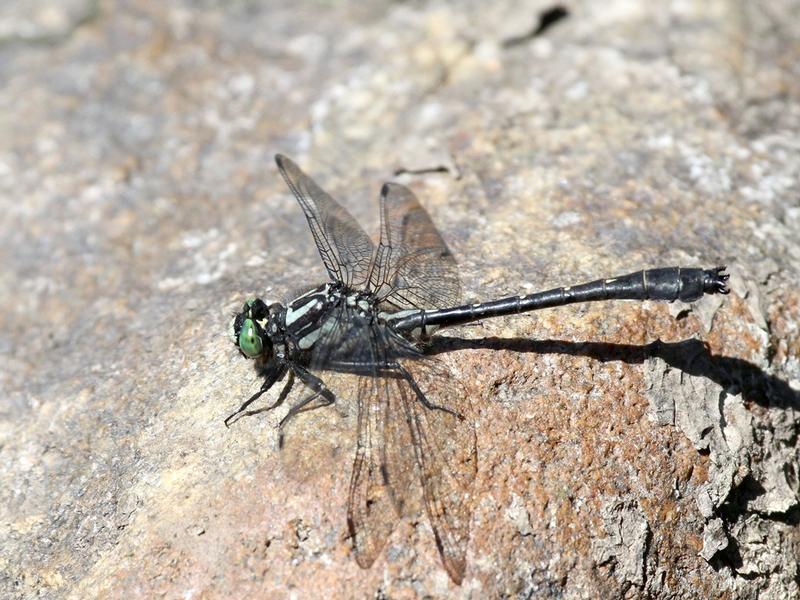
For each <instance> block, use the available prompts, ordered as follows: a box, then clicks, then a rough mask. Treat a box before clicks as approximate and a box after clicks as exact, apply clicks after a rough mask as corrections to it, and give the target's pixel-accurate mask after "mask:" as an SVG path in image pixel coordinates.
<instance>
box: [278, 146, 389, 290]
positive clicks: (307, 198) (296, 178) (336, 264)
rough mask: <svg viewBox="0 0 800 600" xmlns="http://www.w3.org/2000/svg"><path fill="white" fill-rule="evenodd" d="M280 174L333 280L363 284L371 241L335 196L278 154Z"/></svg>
mask: <svg viewBox="0 0 800 600" xmlns="http://www.w3.org/2000/svg"><path fill="white" fill-rule="evenodd" d="M275 162H276V163H277V164H278V169H280V172H281V175H283V178H284V180H285V181H286V184H287V185H288V186H289V188H291V190H292V192H293V193H294V195H295V197H296V198H297V201H298V202H299V203H300V207H301V208H302V209H303V212H304V213H305V215H306V219H307V220H308V226H309V227H310V228H311V233H312V235H313V236H314V242H315V243H316V245H317V250H319V255H320V256H321V257H322V262H323V263H324V264H325V268H326V269H327V270H328V275H329V276H330V278H331V279H332V280H333V281H341V282H343V283H344V284H345V285H347V286H348V287H351V288H352V287H356V288H357V287H359V286H362V285H363V284H364V283H365V282H366V279H367V277H368V275H369V268H370V264H371V262H372V254H373V252H374V245H373V243H372V240H370V238H369V236H368V235H367V234H366V233H365V232H364V230H363V229H362V228H361V226H360V225H359V224H358V223H357V222H356V220H355V219H354V218H353V216H352V215H351V214H350V213H349V212H347V210H345V209H344V207H342V206H341V205H340V204H339V203H338V202H337V201H336V200H334V199H333V198H332V197H331V196H330V195H329V194H328V193H327V192H325V191H324V190H323V189H322V188H321V187H319V186H318V185H317V184H316V183H315V182H314V180H313V179H311V177H309V176H308V175H306V174H305V173H303V171H301V170H300V167H298V166H297V165H296V164H295V163H294V162H292V161H291V160H290V159H288V158H286V157H285V156H283V155H281V154H277V155H276V156H275Z"/></svg>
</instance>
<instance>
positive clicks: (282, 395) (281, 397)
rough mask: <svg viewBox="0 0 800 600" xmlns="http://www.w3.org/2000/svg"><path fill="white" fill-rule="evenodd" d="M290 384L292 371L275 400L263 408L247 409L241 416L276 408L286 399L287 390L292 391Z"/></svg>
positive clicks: (249, 415) (291, 383)
mask: <svg viewBox="0 0 800 600" xmlns="http://www.w3.org/2000/svg"><path fill="white" fill-rule="evenodd" d="M292 385H294V372H292V371H289V376H288V377H287V378H286V383H285V384H284V386H283V389H282V390H281V393H280V395H279V396H278V399H277V400H275V402H273V403H272V404H270V405H269V406H265V407H263V408H256V409H255V410H248V411H247V412H245V413H243V414H242V417H251V416H253V415H257V414H260V413H262V412H268V411H270V410H272V409H273V408H278V407H279V406H280V405H281V404H283V401H284V400H286V397H287V396H288V395H289V392H291V391H292ZM237 420H238V419H237Z"/></svg>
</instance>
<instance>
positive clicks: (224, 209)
mask: <svg viewBox="0 0 800 600" xmlns="http://www.w3.org/2000/svg"><path fill="white" fill-rule="evenodd" d="M555 9H556V6H555V5H553V4H552V3H548V2H539V1H530V2H518V1H511V0H508V1H501V2H496V3H485V2H476V1H469V2H458V3H456V2H451V3H447V2H407V3H400V2H384V1H380V0H376V1H373V2H367V3H363V2H349V3H346V2H341V3H338V2H337V3H329V2H321V1H320V2H307V3H304V4H298V3H294V2H293V3H284V2H251V1H245V0H236V1H226V2H222V1H214V0H207V1H204V2H189V1H184V2H178V1H173V2H163V3H152V2H117V3H115V2H110V1H108V2H106V1H102V2H91V1H85V2H84V1H80V0H71V1H69V2H47V1H45V0H37V1H36V2H24V1H22V0H17V1H16V2H14V1H11V2H5V3H4V4H3V7H2V8H0V42H2V44H0V81H2V86H0V107H2V109H1V110H0V210H1V211H2V214H3V218H2V220H0V261H1V262H2V265H3V267H2V269H1V270H0V460H1V462H0V464H2V469H0V595H2V596H3V597H5V598H9V597H11V598H26V597H33V596H37V595H38V596H41V597H44V598H56V597H58V598H61V597H68V598H91V597H126V598H129V597H148V598H150V597H157V596H164V597H169V598H174V597H185V598H193V597H207V598H217V597H219V598H222V597H254V596H257V595H262V596H265V597H286V596H292V595H294V596H295V597H310V596H311V595H312V594H313V595H319V594H324V595H326V596H331V597H391V598H410V597H416V596H424V595H427V596H433V597H445V596H447V597H473V598H487V597H500V596H519V597H530V596H536V597H569V598H573V597H575V598H577V597H607V598H612V597H638V596H648V597H654V598H708V597H735V598H789V597H797V596H798V594H800V590H799V589H798V581H800V574H799V573H798V556H800V531H798V523H799V522H800V504H799V503H800V500H799V498H798V496H799V494H800V490H799V489H798V485H799V484H798V471H799V470H798V447H799V444H800V442H799V441H798V440H799V439H800V436H798V433H800V425H798V411H800V391H799V390H800V175H798V174H800V145H798V139H800V18H798V15H800V4H798V2H796V1H794V2H793V1H791V0H767V1H764V2H758V3H755V2H754V3H749V2H741V1H740V2H734V1H720V0H712V1H708V2H705V1H703V2H701V1H699V0H696V1H692V0H682V1H670V2H662V3H650V2H630V1H627V0H625V1H623V0H609V1H606V2H602V3H597V2H589V1H588V0H587V1H584V2H579V1H576V2H568V3H564V4H563V7H562V10H561V11H558V10H555ZM564 9H565V10H564ZM559 14H560V15H561V18H558V17H559ZM275 152H282V153H285V154H287V155H289V156H292V157H294V158H296V159H297V160H298V161H299V162H300V163H301V164H302V165H303V166H304V167H305V168H306V169H307V170H308V171H309V172H310V173H312V174H313V175H314V176H315V178H317V179H318V180H319V181H320V183H322V184H323V185H324V186H326V187H327V188H328V189H329V191H330V192H331V193H333V194H334V195H335V196H336V197H338V198H339V199H341V200H342V202H343V203H344V204H345V205H346V206H347V207H348V208H349V209H350V210H351V211H352V212H353V214H354V215H355V216H356V217H357V218H358V219H359V220H360V221H361V222H363V223H365V225H366V226H367V228H368V230H370V228H371V230H372V231H374V226H375V225H376V223H377V210H376V207H377V204H376V198H377V191H378V189H379V185H380V183H381V182H382V181H384V180H387V179H390V178H392V177H393V176H394V175H397V177H398V178H399V180H401V181H403V182H405V183H408V184H410V185H411V186H412V187H413V188H414V189H415V191H416V192H417V194H418V195H419V197H420V198H421V200H422V202H423V204H424V205H425V206H426V207H427V208H428V209H429V211H430V213H431V215H432V216H433V219H434V221H435V222H436V223H437V224H438V225H439V227H440V229H441V231H442V233H443V235H444V237H445V239H446V240H448V243H449V244H450V247H451V249H452V250H453V252H454V254H455V255H456V257H457V259H458V260H459V263H460V265H461V268H462V273H463V282H464V288H465V292H466V294H465V295H466V297H467V298H468V299H470V300H472V299H487V298H493V297H497V296H500V295H506V294H510V293H514V292H517V291H533V290H535V289H544V288H546V287H551V286H555V285H560V284H565V283H574V282H579V281H582V280H589V279H594V278H597V277H601V276H610V275H616V274H621V273H624V272H628V271H631V270H635V269H638V268H643V267H648V266H658V265H669V264H686V265H697V266H708V267H710V266H714V265H715V264H718V263H719V264H727V265H728V266H729V270H730V271H731V272H732V274H733V279H732V287H733V292H732V293H731V295H730V296H728V297H725V298H724V299H721V298H716V297H714V298H711V297H707V298H705V299H703V300H702V301H701V302H699V303H697V304H695V305H691V306H690V305H681V306H676V305H671V306H667V305H663V304H656V303H643V304H641V303H626V302H616V303H607V304H602V303H598V304H594V305H589V306H575V307H570V308H566V309H560V310H548V311H542V312H540V313H536V314H533V315H528V316H524V317H519V318H515V319H508V320H504V319H501V320H496V321H490V322H486V323H484V324H482V325H480V326H476V327H465V328H462V329H460V330H457V331H453V332H450V333H449V334H448V335H450V336H453V337H455V338H457V339H450V338H448V339H447V340H445V342H444V345H445V347H446V349H449V350H450V352H448V353H443V354H442V356H443V357H444V359H445V360H446V361H447V362H448V363H449V364H450V365H451V367H452V368H453V370H454V371H455V372H456V373H457V375H458V377H459V378H460V379H461V380H462V381H463V383H464V385H465V386H466V388H467V390H468V393H469V394H470V395H471V397H472V400H473V403H474V405H475V407H476V421H475V422H476V430H477V439H478V453H479V469H478V476H477V482H476V494H477V495H476V503H475V504H476V506H475V510H474V515H473V521H472V539H471V542H470V547H469V553H468V556H467V560H468V566H467V572H466V578H465V580H464V582H463V584H462V585H461V586H460V587H457V586H455V585H454V584H453V583H452V582H450V580H449V579H448V578H447V575H446V574H445V572H444V570H443V568H442V567H441V564H440V563H439V558H438V555H437V552H436V547H435V545H434V542H433V538H432V535H431V531H430V526H429V525H428V521H427V518H425V517H424V516H420V517H419V518H415V519H414V518H412V519H406V520H403V521H401V522H399V523H398V524H397V526H396V529H395V532H394V534H393V535H392V537H391V538H390V540H389V543H388V544H387V547H386V548H385V550H384V552H383V553H382V555H381V556H380V558H379V559H378V560H377V561H376V563H375V564H374V565H373V567H372V568H371V569H369V570H361V569H360V568H359V567H358V566H357V565H356V564H355V561H354V560H353V558H352V553H351V546H350V542H349V540H348V539H347V527H346V524H345V506H346V497H347V490H348V480H349V470H350V465H351V461H352V455H353V448H354V428H355V414H354V412H353V409H352V407H348V406H347V405H346V404H345V403H342V406H336V407H333V408H329V409H325V410H321V411H315V412H312V413H310V414H308V415H307V418H304V419H301V420H298V422H297V423H296V426H293V427H292V428H291V430H290V431H289V434H288V438H287V444H286V447H285V448H284V449H283V450H282V451H279V450H278V448H277V432H276V429H275V427H276V424H277V422H278V421H279V419H280V418H281V417H282V415H283V414H285V413H284V412H282V411H281V410H278V411H275V412H274V413H268V414H265V415H264V414H262V415H260V416H258V417H254V418H249V419H244V420H241V421H239V422H237V423H236V424H235V426H234V427H232V428H231V429H225V427H224V426H223V423H222V420H223V418H224V417H225V416H226V415H227V414H229V413H230V412H232V411H233V410H235V408H237V407H238V405H239V403H240V402H241V400H243V399H244V398H246V397H247V396H248V395H250V394H251V393H252V392H253V391H254V389H255V388H257V386H258V380H257V378H256V376H255V374H254V373H253V371H252V370H251V369H252V365H250V364H248V363H247V362H246V361H244V360H241V359H240V357H239V356H238V354H237V352H236V351H235V349H234V347H233V345H232V344H231V339H230V324H231V313H232V312H233V311H235V310H236V309H237V308H238V307H239V306H240V305H241V303H242V301H243V299H244V298H245V297H247V296H248V295H251V294H259V295H262V296H264V297H266V298H271V299H277V300H282V299H285V296H286V294H287V293H288V292H289V291H290V290H293V289H297V288H298V287H299V286H301V285H303V284H305V283H316V282H318V281H320V280H322V279H323V277H324V271H323V270H322V267H321V265H320V262H319V259H318V257H317V255H316V253H315V251H314V249H313V246H312V240H311V236H310V235H309V234H308V232H307V231H306V225H305V222H304V220H303V218H302V215H301V213H300V211H299V209H298V208H297V206H296V205H295V202H294V200H293V199H292V198H291V197H290V196H289V194H288V193H287V190H286V189H285V188H284V185H283V182H282V181H281V180H280V178H279V176H278V175H277V172H276V170H275V168H274V166H273V162H272V155H273V154H274V153H275ZM275 394H277V390H276V391H275ZM290 401H291V399H290ZM283 411H285V409H283Z"/></svg>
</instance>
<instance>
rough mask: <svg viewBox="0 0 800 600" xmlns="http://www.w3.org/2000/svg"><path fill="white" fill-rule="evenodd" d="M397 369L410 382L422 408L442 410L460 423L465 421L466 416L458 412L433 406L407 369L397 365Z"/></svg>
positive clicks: (437, 405)
mask: <svg viewBox="0 0 800 600" xmlns="http://www.w3.org/2000/svg"><path fill="white" fill-rule="evenodd" d="M397 368H398V369H399V371H400V373H402V375H403V378H404V379H405V380H406V381H407V382H408V385H410V386H411V389H412V390H414V394H416V396H417V399H418V400H419V401H420V402H421V403H422V406H424V407H425V408H427V409H429V410H441V411H442V412H446V413H448V414H450V415H453V416H454V417H455V418H457V419H459V420H460V421H463V420H464V415H462V414H460V413H457V412H456V411H454V410H452V409H450V408H447V407H446V406H440V405H439V404H433V403H432V402H430V401H429V400H428V398H426V397H425V394H424V393H423V391H422V390H421V389H419V386H418V385H417V382H416V381H414V377H412V375H411V373H409V372H408V371H407V370H406V368H405V367H403V366H402V365H400V364H398V365H397Z"/></svg>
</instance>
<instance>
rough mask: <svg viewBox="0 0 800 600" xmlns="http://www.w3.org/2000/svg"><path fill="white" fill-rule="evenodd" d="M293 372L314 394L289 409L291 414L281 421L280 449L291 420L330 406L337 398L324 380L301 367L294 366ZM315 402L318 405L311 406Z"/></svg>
mask: <svg viewBox="0 0 800 600" xmlns="http://www.w3.org/2000/svg"><path fill="white" fill-rule="evenodd" d="M292 371H293V372H294V374H295V375H297V377H298V378H299V379H300V381H302V382H303V383H304V384H305V385H306V386H308V387H309V388H311V390H312V391H313V392H314V393H313V394H311V395H310V396H308V397H307V398H303V400H301V401H300V402H298V403H297V404H295V405H294V406H293V407H292V408H290V409H289V412H288V413H286V416H285V417H283V419H281V422H280V423H279V424H278V429H279V430H280V433H279V438H278V447H280V448H282V447H283V428H284V426H285V425H286V423H288V422H289V420H290V419H292V418H294V417H296V416H297V415H298V414H300V413H301V412H306V411H309V410H316V409H317V408H322V407H323V406H330V405H331V404H333V403H334V402H335V401H336V396H335V395H334V393H333V392H332V391H330V390H329V389H328V388H327V387H326V386H325V382H323V381H322V379H320V378H319V377H317V376H316V375H313V374H312V373H310V372H309V371H307V370H306V369H304V368H303V367H301V366H299V365H293V366H292ZM315 400H317V403H316V404H311V403H312V402H314V401H315Z"/></svg>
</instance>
